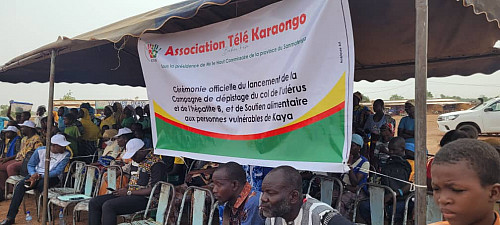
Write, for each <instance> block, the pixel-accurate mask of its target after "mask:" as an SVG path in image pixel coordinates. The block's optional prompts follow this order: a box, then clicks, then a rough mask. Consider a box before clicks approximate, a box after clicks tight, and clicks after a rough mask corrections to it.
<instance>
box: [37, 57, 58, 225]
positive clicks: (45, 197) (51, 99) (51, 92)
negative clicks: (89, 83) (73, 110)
mask: <svg viewBox="0 0 500 225" xmlns="http://www.w3.org/2000/svg"><path fill="white" fill-rule="evenodd" d="M55 70H56V50H55V49H52V55H51V57H50V78H49V79H50V80H49V82H50V83H49V104H48V106H49V107H48V110H47V111H48V117H47V135H46V139H45V140H46V142H45V143H46V151H45V172H44V174H45V175H44V177H43V204H42V214H41V215H42V224H43V225H46V224H47V211H48V202H49V200H48V197H49V196H48V190H49V176H48V174H49V167H50V138H51V136H50V135H51V131H52V124H53V123H54V119H53V116H52V111H53V110H54V76H55Z"/></svg>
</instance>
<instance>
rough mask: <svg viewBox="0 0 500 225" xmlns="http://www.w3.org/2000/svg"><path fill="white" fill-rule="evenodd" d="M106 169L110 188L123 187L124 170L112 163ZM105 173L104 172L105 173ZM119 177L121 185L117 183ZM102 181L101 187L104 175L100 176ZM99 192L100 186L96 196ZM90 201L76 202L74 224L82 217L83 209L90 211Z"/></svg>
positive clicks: (100, 182)
mask: <svg viewBox="0 0 500 225" xmlns="http://www.w3.org/2000/svg"><path fill="white" fill-rule="evenodd" d="M104 170H106V172H107V178H106V179H107V182H108V188H112V189H114V190H117V189H118V188H117V187H120V188H121V183H122V182H121V180H122V177H123V170H122V168H121V167H120V166H116V165H112V166H108V167H106V168H105V169H104ZM103 174H104V173H103ZM117 177H118V180H119V181H118V184H120V185H119V186H118V185H117V184H116V180H117V179H116V178H117ZM100 178H101V179H100V181H99V187H100V186H101V185H102V183H103V182H102V179H104V176H102V175H101V176H100ZM97 192H99V188H96V193H95V194H94V196H96V195H97ZM89 202H90V199H86V200H83V201H80V202H78V203H76V205H75V207H74V208H73V225H75V224H76V220H77V219H78V218H80V212H81V211H86V212H88V211H89Z"/></svg>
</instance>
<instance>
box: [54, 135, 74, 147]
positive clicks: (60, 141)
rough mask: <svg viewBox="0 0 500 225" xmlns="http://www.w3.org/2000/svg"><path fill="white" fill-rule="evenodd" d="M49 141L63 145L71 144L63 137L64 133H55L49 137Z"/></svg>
mask: <svg viewBox="0 0 500 225" xmlns="http://www.w3.org/2000/svg"><path fill="white" fill-rule="evenodd" d="M50 143H52V144H56V145H59V146H63V147H66V146H68V145H69V144H71V142H69V141H67V140H66V137H64V135H62V134H56V135H54V136H52V138H51V139H50Z"/></svg>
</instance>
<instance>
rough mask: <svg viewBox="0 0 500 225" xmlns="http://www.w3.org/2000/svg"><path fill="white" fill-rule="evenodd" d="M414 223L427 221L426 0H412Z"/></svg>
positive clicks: (421, 223)
mask: <svg viewBox="0 0 500 225" xmlns="http://www.w3.org/2000/svg"><path fill="white" fill-rule="evenodd" d="M415 9H416V25H415V170H416V171H415V181H416V184H417V188H416V195H415V196H416V202H415V203H416V207H415V225H425V224H426V211H427V201H426V195H427V190H426V188H424V187H426V183H427V179H426V163H427V145H426V138H427V135H426V134H427V118H426V116H427V41H428V0H415Z"/></svg>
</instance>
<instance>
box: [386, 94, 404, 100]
mask: <svg viewBox="0 0 500 225" xmlns="http://www.w3.org/2000/svg"><path fill="white" fill-rule="evenodd" d="M404 99H405V97H403V96H401V95H398V94H393V95H391V97H390V98H389V100H391V101H395V100H404Z"/></svg>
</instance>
